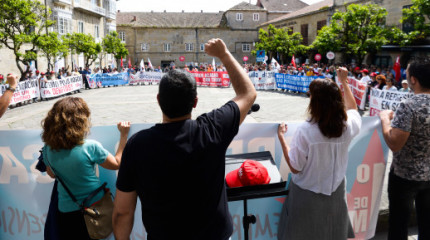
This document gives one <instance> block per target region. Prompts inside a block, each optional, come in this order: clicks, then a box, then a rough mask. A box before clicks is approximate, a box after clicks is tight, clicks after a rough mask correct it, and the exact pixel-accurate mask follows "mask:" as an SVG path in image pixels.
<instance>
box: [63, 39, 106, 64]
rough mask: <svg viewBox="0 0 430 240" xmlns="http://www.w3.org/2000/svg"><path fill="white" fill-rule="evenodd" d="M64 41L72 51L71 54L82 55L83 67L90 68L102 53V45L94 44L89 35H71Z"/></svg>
mask: <svg viewBox="0 0 430 240" xmlns="http://www.w3.org/2000/svg"><path fill="white" fill-rule="evenodd" d="M65 39H66V45H67V46H68V47H69V49H71V50H72V53H77V54H81V53H82V54H83V55H84V59H85V60H84V61H85V67H90V66H91V64H93V63H94V61H96V60H97V58H98V57H99V54H100V53H101V51H102V45H101V44H100V43H96V42H95V40H94V37H93V36H91V35H90V34H83V33H73V34H71V35H70V34H69V35H67V37H66V38H65Z"/></svg>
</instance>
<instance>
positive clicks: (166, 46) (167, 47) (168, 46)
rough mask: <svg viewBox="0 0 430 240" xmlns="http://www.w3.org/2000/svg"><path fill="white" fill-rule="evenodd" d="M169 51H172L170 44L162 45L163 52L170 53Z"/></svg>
mask: <svg viewBox="0 0 430 240" xmlns="http://www.w3.org/2000/svg"><path fill="white" fill-rule="evenodd" d="M171 49H172V46H171V44H170V43H165V44H164V51H165V52H170V51H171Z"/></svg>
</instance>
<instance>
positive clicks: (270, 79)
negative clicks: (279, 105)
mask: <svg viewBox="0 0 430 240" xmlns="http://www.w3.org/2000/svg"><path fill="white" fill-rule="evenodd" d="M275 73H276V72H274V71H252V72H249V73H248V76H249V78H250V79H251V81H252V83H253V84H254V87H255V89H257V90H268V89H276V81H275Z"/></svg>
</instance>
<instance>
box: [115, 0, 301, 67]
mask: <svg viewBox="0 0 430 240" xmlns="http://www.w3.org/2000/svg"><path fill="white" fill-rule="evenodd" d="M279 2H300V0H282V1H279ZM297 5H299V4H297ZM305 5H306V4H305ZM271 14H272V13H270V11H269V10H267V9H265V8H263V7H260V6H256V5H252V4H249V3H246V2H242V3H240V4H238V5H236V6H234V7H232V8H230V9H228V10H227V11H225V12H223V11H220V12H218V13H206V12H203V11H201V12H194V13H188V12H184V11H183V12H118V14H117V31H118V33H119V36H120V38H121V40H123V41H124V42H125V43H126V47H127V49H128V50H129V53H130V56H129V57H128V58H127V59H123V61H128V59H131V62H132V64H138V63H139V62H140V61H141V60H142V59H144V61H145V62H147V61H148V58H149V59H150V60H151V63H152V65H154V66H155V67H156V66H166V65H169V64H170V63H171V62H175V65H177V66H179V67H183V66H185V65H187V66H188V65H190V64H191V63H194V64H195V63H199V64H200V63H211V62H212V59H213V58H212V57H209V56H207V55H206V53H205V52H204V44H205V43H206V42H207V41H208V40H209V39H211V38H221V39H223V40H224V42H225V43H226V45H227V47H228V49H229V50H230V52H231V53H232V54H233V56H234V57H235V58H236V59H237V60H238V61H239V62H243V57H245V56H246V57H248V59H249V60H248V62H255V57H254V56H252V55H251V51H252V50H253V49H254V44H255V42H257V41H258V27H257V26H258V25H261V24H262V23H264V22H267V21H268V20H269V19H270V15H271ZM181 60H183V61H181ZM216 61H219V60H217V59H216ZM217 64H220V63H219V62H217Z"/></svg>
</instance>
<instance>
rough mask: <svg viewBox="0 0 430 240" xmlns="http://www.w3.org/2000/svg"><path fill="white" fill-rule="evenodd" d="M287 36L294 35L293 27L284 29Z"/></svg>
mask: <svg viewBox="0 0 430 240" xmlns="http://www.w3.org/2000/svg"><path fill="white" fill-rule="evenodd" d="M285 29H286V30H287V33H288V35H292V34H293V33H294V27H286V28H285Z"/></svg>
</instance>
